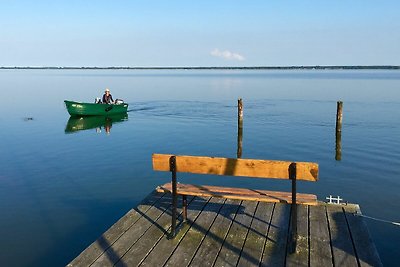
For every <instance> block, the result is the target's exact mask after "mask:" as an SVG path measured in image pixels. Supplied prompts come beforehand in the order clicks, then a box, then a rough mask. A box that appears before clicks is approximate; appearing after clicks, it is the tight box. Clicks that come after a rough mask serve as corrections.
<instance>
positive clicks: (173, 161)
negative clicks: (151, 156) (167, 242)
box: [169, 156, 178, 238]
mask: <svg viewBox="0 0 400 267" xmlns="http://www.w3.org/2000/svg"><path fill="white" fill-rule="evenodd" d="M169 166H170V171H171V174H172V223H171V238H174V237H175V236H176V215H177V211H176V210H177V205H178V194H177V190H176V157H175V156H172V157H171V158H170V160H169Z"/></svg>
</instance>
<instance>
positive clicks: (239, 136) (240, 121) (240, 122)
mask: <svg viewBox="0 0 400 267" xmlns="http://www.w3.org/2000/svg"><path fill="white" fill-rule="evenodd" d="M242 142H243V102H242V99H241V98H239V99H238V134H237V158H241V157H242Z"/></svg>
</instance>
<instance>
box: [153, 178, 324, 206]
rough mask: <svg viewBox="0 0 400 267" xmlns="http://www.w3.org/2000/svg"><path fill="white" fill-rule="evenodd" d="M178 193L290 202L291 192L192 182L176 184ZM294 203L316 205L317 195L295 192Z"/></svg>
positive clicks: (165, 188) (161, 189) (166, 186)
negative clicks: (194, 183) (193, 183)
mask: <svg viewBox="0 0 400 267" xmlns="http://www.w3.org/2000/svg"><path fill="white" fill-rule="evenodd" d="M156 190H157V191H158V192H168V193H171V192H172V184H171V183H166V184H164V185H161V186H158V187H157V188H156ZM177 193H178V195H191V196H201V197H222V198H228V199H239V200H252V201H262V202H282V203H289V204H290V203H292V193H291V192H278V191H267V190H258V189H246V188H232V187H219V186H205V185H192V184H180V183H178V184H177ZM296 203H297V204H305V205H313V206H315V205H317V196H316V195H312V194H300V193H297V194H296Z"/></svg>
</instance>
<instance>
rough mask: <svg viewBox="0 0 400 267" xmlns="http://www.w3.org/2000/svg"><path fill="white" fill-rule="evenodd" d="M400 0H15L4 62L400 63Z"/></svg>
mask: <svg viewBox="0 0 400 267" xmlns="http://www.w3.org/2000/svg"><path fill="white" fill-rule="evenodd" d="M399 29H400V1H369V0H352V1H345V0H343V1H341V0H335V1H333V0H332V1H323V0H319V1H307V0H304V1H289V0H288V1H265V0H264V1H249V0H246V1H234V0H230V1H228V0H213V1H208V0H201V1H200V0H199V1H194V0H193V1H189V0H187V1H174V0H168V1H166V0H163V1H161V0H159V1H154V0H146V1H145V0H142V1H134V0H131V1H118V0H116V1H101V0H97V1H95V0H81V1H76V0H69V1H61V0H60V1H55V0H53V1H40V0H37V1H18V0H15V1H11V0H10V1H5V0H0V36H1V37H0V66H28V65H29V66H145V67H148V66H276V65H278V66H288V65H400V30H399Z"/></svg>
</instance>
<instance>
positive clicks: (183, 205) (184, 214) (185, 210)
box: [182, 195, 187, 222]
mask: <svg viewBox="0 0 400 267" xmlns="http://www.w3.org/2000/svg"><path fill="white" fill-rule="evenodd" d="M182 207H183V221H184V222H186V221H187V198H186V196H185V195H183V196H182Z"/></svg>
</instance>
